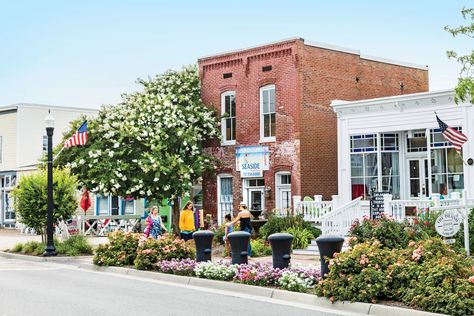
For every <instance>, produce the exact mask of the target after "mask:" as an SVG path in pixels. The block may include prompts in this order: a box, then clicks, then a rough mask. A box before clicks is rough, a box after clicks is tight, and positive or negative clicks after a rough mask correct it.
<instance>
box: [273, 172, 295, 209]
mask: <svg viewBox="0 0 474 316" xmlns="http://www.w3.org/2000/svg"><path fill="white" fill-rule="evenodd" d="M281 176H290V177H291V172H289V171H279V172H277V173H275V208H277V209H279V210H281V193H282V192H283V191H289V192H290V205H289V208H290V209H291V207H292V205H291V202H292V201H291V183H290V184H281Z"/></svg>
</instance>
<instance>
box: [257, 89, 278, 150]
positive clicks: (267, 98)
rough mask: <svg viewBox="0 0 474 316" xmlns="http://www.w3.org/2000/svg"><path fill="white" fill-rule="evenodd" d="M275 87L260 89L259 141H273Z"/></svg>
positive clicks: (274, 128)
mask: <svg viewBox="0 0 474 316" xmlns="http://www.w3.org/2000/svg"><path fill="white" fill-rule="evenodd" d="M275 119H276V113H275V86H274V85H270V86H266V87H263V88H261V89H260V140H261V141H275V130H276V127H275Z"/></svg>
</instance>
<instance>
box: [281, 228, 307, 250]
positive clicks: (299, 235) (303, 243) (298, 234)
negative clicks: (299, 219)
mask: <svg viewBox="0 0 474 316" xmlns="http://www.w3.org/2000/svg"><path fill="white" fill-rule="evenodd" d="M286 232H287V233H288V234H291V235H293V242H292V247H293V249H305V248H308V245H309V243H310V242H311V239H314V235H313V233H311V231H310V230H309V229H307V228H301V227H290V228H288V229H287V230H286Z"/></svg>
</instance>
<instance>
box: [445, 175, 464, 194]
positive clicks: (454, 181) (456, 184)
mask: <svg viewBox="0 0 474 316" xmlns="http://www.w3.org/2000/svg"><path fill="white" fill-rule="evenodd" d="M463 189H464V175H462V174H452V175H451V174H450V175H448V193H451V192H453V191H454V192H461V191H462V190H463Z"/></svg>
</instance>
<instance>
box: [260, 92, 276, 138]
mask: <svg viewBox="0 0 474 316" xmlns="http://www.w3.org/2000/svg"><path fill="white" fill-rule="evenodd" d="M269 90H273V91H274V93H275V112H269V113H275V128H276V108H277V106H276V89H275V85H274V84H271V85H268V86H264V87H261V88H260V142H261V143H263V142H274V141H276V136H269V137H265V136H264V135H265V134H264V131H265V127H264V119H263V115H264V113H263V92H264V91H269ZM266 114H268V113H266ZM270 126H271V124H270ZM275 132H276V131H275ZM275 135H276V134H275Z"/></svg>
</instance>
